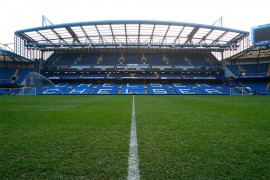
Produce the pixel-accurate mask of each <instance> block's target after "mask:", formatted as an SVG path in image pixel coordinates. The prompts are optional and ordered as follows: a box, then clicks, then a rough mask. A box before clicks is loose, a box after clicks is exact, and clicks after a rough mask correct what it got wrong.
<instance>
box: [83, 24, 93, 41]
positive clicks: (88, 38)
mask: <svg viewBox="0 0 270 180" xmlns="http://www.w3.org/2000/svg"><path fill="white" fill-rule="evenodd" d="M80 28H81V30H82V31H83V33H84V35H85V37H86V38H87V40H88V41H89V42H90V43H91V44H93V41H92V40H91V39H90V37H89V36H88V35H87V33H86V31H85V30H84V28H83V27H82V26H80Z"/></svg>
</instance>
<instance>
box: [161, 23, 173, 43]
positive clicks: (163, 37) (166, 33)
mask: <svg viewBox="0 0 270 180" xmlns="http://www.w3.org/2000/svg"><path fill="white" fill-rule="evenodd" d="M170 27H171V25H169V26H168V28H167V30H166V33H165V35H164V37H163V39H162V41H161V44H163V42H164V40H165V39H166V37H167V34H168V31H169V29H170Z"/></svg>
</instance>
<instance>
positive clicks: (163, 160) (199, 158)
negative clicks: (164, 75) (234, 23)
mask: <svg viewBox="0 0 270 180" xmlns="http://www.w3.org/2000/svg"><path fill="white" fill-rule="evenodd" d="M269 117H270V96H136V120H137V133H138V144H139V146H138V147H139V149H138V151H139V152H140V176H141V179H269V178H270V166H269V164H270V144H269V143H270V141H269V137H270V131H269V130H270V118H269Z"/></svg>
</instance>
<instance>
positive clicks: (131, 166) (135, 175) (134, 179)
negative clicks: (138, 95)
mask: <svg viewBox="0 0 270 180" xmlns="http://www.w3.org/2000/svg"><path fill="white" fill-rule="evenodd" d="M127 179H128V180H138V179H140V172H139V157H138V143H137V128H136V116H135V99H134V95H133V97H132V115H131V130H130V144H129V159H128V177H127Z"/></svg>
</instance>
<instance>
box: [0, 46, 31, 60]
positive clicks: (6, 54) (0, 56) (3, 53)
mask: <svg viewBox="0 0 270 180" xmlns="http://www.w3.org/2000/svg"><path fill="white" fill-rule="evenodd" d="M0 62H33V61H31V60H29V59H27V58H25V57H22V56H19V55H17V54H15V53H13V52H10V51H7V50H4V49H0Z"/></svg>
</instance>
